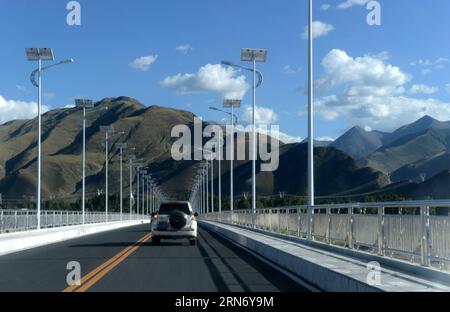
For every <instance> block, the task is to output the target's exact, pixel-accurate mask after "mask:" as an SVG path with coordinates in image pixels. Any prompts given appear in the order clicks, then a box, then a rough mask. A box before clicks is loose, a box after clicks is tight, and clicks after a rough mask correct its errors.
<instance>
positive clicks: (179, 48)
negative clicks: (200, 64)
mask: <svg viewBox="0 0 450 312" xmlns="http://www.w3.org/2000/svg"><path fill="white" fill-rule="evenodd" d="M192 50H194V48H193V47H192V46H191V45H190V44H183V45H179V46H177V47H176V48H175V51H177V52H180V53H181V54H188V53H189V52H190V51H192Z"/></svg>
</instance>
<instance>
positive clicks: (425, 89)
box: [409, 84, 439, 94]
mask: <svg viewBox="0 0 450 312" xmlns="http://www.w3.org/2000/svg"><path fill="white" fill-rule="evenodd" d="M438 91H439V88H438V87H434V86H427V85H424V84H415V85H413V86H412V87H411V89H410V90H409V92H410V93H412V94H418V93H419V94H434V93H436V92H438Z"/></svg>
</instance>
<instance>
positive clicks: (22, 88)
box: [16, 85, 27, 92]
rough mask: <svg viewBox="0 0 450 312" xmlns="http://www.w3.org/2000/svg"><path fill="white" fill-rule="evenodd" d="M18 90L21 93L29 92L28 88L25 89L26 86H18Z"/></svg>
mask: <svg viewBox="0 0 450 312" xmlns="http://www.w3.org/2000/svg"><path fill="white" fill-rule="evenodd" d="M16 89H17V91H19V92H27V87H25V86H21V85H16Z"/></svg>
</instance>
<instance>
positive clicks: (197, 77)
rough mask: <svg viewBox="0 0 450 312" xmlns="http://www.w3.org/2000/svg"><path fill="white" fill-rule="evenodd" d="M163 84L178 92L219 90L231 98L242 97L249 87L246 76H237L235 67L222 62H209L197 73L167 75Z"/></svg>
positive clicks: (218, 91) (224, 95)
mask: <svg viewBox="0 0 450 312" xmlns="http://www.w3.org/2000/svg"><path fill="white" fill-rule="evenodd" d="M161 84H162V85H163V86H165V87H167V88H171V89H173V90H175V92H176V93H177V94H189V93H199V92H217V93H220V94H221V95H222V96H223V97H225V98H231V99H242V98H243V97H244V95H245V93H246V92H247V90H248V89H249V85H248V84H247V82H246V81H245V76H243V75H242V76H237V72H236V70H235V69H233V68H232V67H224V66H222V65H220V64H207V65H205V66H203V67H201V68H200V69H199V70H198V72H197V73H195V74H177V75H175V76H170V77H167V78H165V79H164V80H163V81H162V82H161Z"/></svg>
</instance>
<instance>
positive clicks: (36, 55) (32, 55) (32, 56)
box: [25, 48, 73, 230]
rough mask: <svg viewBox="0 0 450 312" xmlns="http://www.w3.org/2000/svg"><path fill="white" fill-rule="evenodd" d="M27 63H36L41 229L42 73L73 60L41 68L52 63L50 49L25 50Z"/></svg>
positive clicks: (38, 180)
mask: <svg viewBox="0 0 450 312" xmlns="http://www.w3.org/2000/svg"><path fill="white" fill-rule="evenodd" d="M25 52H26V55H27V59H28V61H34V62H36V61H37V62H38V68H37V69H36V70H34V71H33V72H32V73H31V77H30V80H31V83H32V84H33V86H35V87H37V88H38V151H37V154H38V156H37V158H38V161H37V177H36V180H37V186H36V210H37V212H36V213H37V229H38V230H39V229H40V228H41V151H42V150H41V141H42V138H41V136H42V120H41V107H42V72H43V71H44V70H46V69H49V68H51V67H54V66H58V65H62V64H68V63H72V62H73V59H68V60H65V61H62V62H59V63H56V64H52V65H49V66H45V67H42V62H43V61H53V60H54V57H53V50H52V49H51V48H27V49H25ZM36 74H38V82H36Z"/></svg>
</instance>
